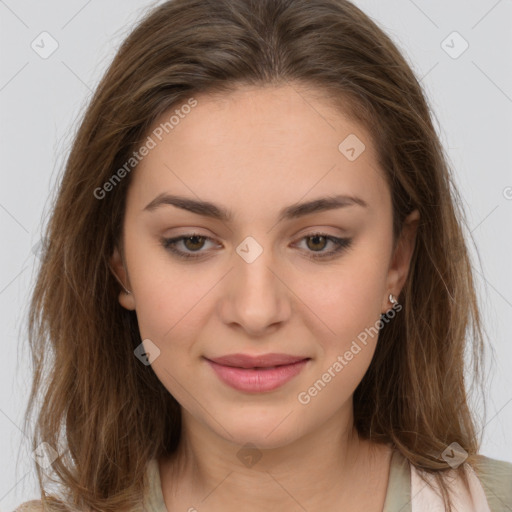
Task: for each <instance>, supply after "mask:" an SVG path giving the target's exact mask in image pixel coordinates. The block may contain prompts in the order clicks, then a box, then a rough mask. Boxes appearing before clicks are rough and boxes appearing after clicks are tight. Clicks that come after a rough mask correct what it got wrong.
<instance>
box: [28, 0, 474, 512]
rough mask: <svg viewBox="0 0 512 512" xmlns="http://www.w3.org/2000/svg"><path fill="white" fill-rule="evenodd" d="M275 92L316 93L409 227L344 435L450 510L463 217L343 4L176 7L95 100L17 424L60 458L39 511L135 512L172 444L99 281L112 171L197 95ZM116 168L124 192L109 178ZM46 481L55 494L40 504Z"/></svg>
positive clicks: (148, 25) (55, 235)
mask: <svg viewBox="0 0 512 512" xmlns="http://www.w3.org/2000/svg"><path fill="white" fill-rule="evenodd" d="M283 84H290V85H294V84H296V85H297V86H298V85H303V86H306V87H309V88H310V89H311V90H313V91H320V92H322V93H324V94H325V93H326V94H328V97H329V98H330V99H332V101H333V102H335V103H336V104H337V105H339V107H340V109H341V110H342V111H343V112H344V113H345V114H347V115H350V116H351V117H352V118H354V119H356V120H358V121H360V122H361V123H363V125H364V126H365V127H366V129H367V130H368V132H369V133H370V134H371V136H372V138H373V141H374V144H375V147H376V148H377V152H378V158H379V165H380V167H381V168H382V170H383V172H384V173H385V176H386V178H387V181H388V183H389V187H390V190H391V195H392V202H393V222H394V224H393V226H394V230H393V231H394V237H395V240H396V239H397V237H398V235H399V234H400V232H401V227H402V223H403V220H404V218H405V217H406V216H407V214H408V213H410V212H411V211H412V210H413V209H417V210H418V211H419V213H420V224H419V227H418V232H417V238H416V246H415V250H414V253H413V257H412V261H411V267H410V272H409V275H408V278H407V281H406V283H405V285H404V288H403V290H402V293H401V295H400V297H399V302H400V303H401V304H402V305H403V311H402V312H401V313H400V314H399V315H397V317H396V318H395V319H394V320H393V321H392V322H390V323H389V324H388V325H385V326H384V327H383V328H382V329H381V332H380V335H379V342H378V344H377V348H376V352H375V354H374V357H373V360H372V362H371V364H370V367H369V370H368V372H367V373H366V374H365V376H364V378H363V379H362V381H361V383H360V384H359V386H358V387H357V389H356V391H355V395H354V416H355V423H356V427H357V430H358V432H359V434H360V435H361V436H363V437H365V438H368V439H371V440H373V441H375V442H378V443H390V444H392V446H394V447H395V448H396V449H397V450H399V451H400V452H401V453H402V454H403V455H404V456H405V457H406V458H407V459H408V460H409V461H410V462H411V463H412V464H414V465H415V466H416V467H417V468H421V469H424V470H425V471H426V472H429V473H433V474H434V475H435V476H436V479H437V480H438V482H439V483H440V484H441V487H442V490H443V498H444V499H445V504H447V505H449V502H450V499H449V498H450V497H449V494H448V493H447V487H446V485H445V483H444V480H443V479H442V478H441V477H442V474H443V473H444V472H445V471H446V470H447V469H450V467H449V466H448V464H447V463H446V462H445V461H444V460H443V459H442V458H441V457H440V454H441V453H442V452H443V450H445V448H446V447H447V446H448V445H450V443H452V442H457V443H458V444H459V445H461V446H462V447H463V448H464V450H465V451H466V452H467V453H468V459H467V460H466V462H468V463H469V464H473V465H474V464H476V462H477V458H476V457H475V455H476V454H477V452H478V449H479V442H480V441H479V439H478V432H477V427H476V424H475V419H474V418H473V416H472V413H471V410H470V408H469V403H468V400H469V395H468V392H469V391H470V389H469V387H470V386H469V387H468V383H467V381H466V380H465V374H466V370H465V364H464V363H465V355H472V356H473V357H472V359H471V360H472V367H471V368H468V369H467V370H472V372H473V373H472V376H473V377H474V378H480V376H481V361H482V355H483V334H482V331H483V330H482V327H481V320H480V316H479V315H480V314H479V309H478V306H477V300H476V294H475V289H474V283H473V277H472V268H471V262H470V260H469V257H468V252H467V249H466V242H465V239H464V233H463V231H464V230H463V227H464V224H465V220H464V214H463V210H462V207H461V201H460V199H459V197H458V195H457V191H456V188H455V186H454V183H453V181H452V177H451V174H450V167H449V164H448V158H447V156H446V155H445V154H444V150H443V148H442V146H441V144H440V141H439V139H438V136H437V134H436V131H435V129H434V127H433V122H432V112H431V109H430V108H429V105H428V102H427V100H426V98H425V97H424V93H423V91H422V89H421V86H420V84H419V82H418V80H417V78H416V77H415V75H414V73H413V72H412V70H411V68H410V66H409V65H408V63H407V62H406V60H405V59H404V57H403V56H402V55H401V53H400V52H399V50H398V49H397V48H396V46H395V45H394V44H393V43H392V41H391V40H390V38H389V37H388V36H387V35H386V34H385V33H384V32H383V31H382V30H381V29H380V28H379V27H378V26H377V25H376V24H375V23H374V22H373V21H372V20H371V19H370V18H369V17H368V16H367V15H365V14H364V13H363V12H361V11H360V10H359V9H358V8H357V7H355V6H354V5H352V4H351V3H350V2H349V1H347V0H215V1H209V0H174V1H169V2H165V3H163V4H162V5H160V6H158V7H156V8H155V9H154V10H152V11H151V12H150V13H149V14H147V15H146V16H145V18H144V19H143V20H142V21H141V22H140V23H139V24H138V26H137V27H136V28H135V30H134V31H133V32H132V33H131V34H130V35H129V36H128V38H127V39H126V40H125V41H124V43H123V44H122V46H121V48H120V49H119V51H118V53H117V55H116V56H115V58H114V60H113V62H112V64H111V65H110V67H109V69H108V70H107V72H106V74H105V76H104V77H103V79H102V80H101V82H100V84H99V86H98V87H97V90H96V91H95V94H94V96H93V98H92V100H91V102H90V105H89V107H88V108H87V110H86V112H85V114H84V117H83V120H82V121H81V124H80V126H79V129H78V131H77V133H76V136H75V138H74V143H73V145H72V149H71V152H70V155H69V158H68V160H67V163H66V166H65V169H64V174H63V177H62V180H61V183H60V187H59V190H58V193H57V196H56V200H55V202H54V204H53V205H52V215H51V218H50V220H49V222H48V225H47V227H46V231H45V234H44V251H43V254H42V259H41V267H40V269H39V273H38V277H37V281H36V283H35V288H34V291H33V297H32V301H31V304H30V311H29V321H28V337H29V342H30V350H31V354H32V362H33V365H34V377H33V382H32V388H31V394H30V399H29V402H28V406H27V411H26V416H25V425H26V428H27V430H28V428H29V427H30V425H31V424H32V423H31V422H32V421H33V420H34V421H33V424H34V425H35V428H34V432H33V436H32V444H33V449H35V448H36V447H37V446H38V445H39V444H40V443H42V442H46V443H48V444H49V445H50V446H52V447H53V448H54V449H55V450H57V451H58V453H59V457H58V458H57V459H56V460H55V461H54V462H53V464H52V465H51V468H50V470H51V472H50V470H49V471H48V474H47V475H46V472H45V471H44V470H43V469H42V468H41V467H40V466H38V465H37V464H36V465H35V467H36V470H37V475H38V480H39V485H40V487H41V494H42V499H43V502H44V503H48V504H49V503H53V505H54V508H55V509H56V510H67V508H66V505H65V504H67V506H69V507H71V508H73V509H76V508H83V509H90V510H95V511H96V510H101V511H103V512H105V511H119V510H135V509H137V506H140V499H141V497H142V492H143V489H144V484H145V481H144V478H143V477H144V471H145V469H146V464H147V463H148V461H149V459H151V458H158V457H160V456H163V455H165V454H170V453H172V452H173V451H174V450H175V449H176V447H177V445H178V442H179V438H180V429H181V417H180V408H179V405H178V403H177V401H176V400H175V399H174V397H173V396H171V395H170V394H169V392H168V391H167V390H166V389H165V387H164V386H163V385H162V383H161V382H160V381H159V379H158V378H157V377H156V375H155V373H154V372H153V370H152V368H151V366H145V365H142V364H140V361H139V360H138V359H137V358H136V357H134V354H133V351H134V349H135V347H137V346H138V345H139V344H140V343H141V338H140V334H139V329H138V324H137V319H136V316H135V313H134V312H133V311H128V310H126V309H124V308H122V307H121V306H120V305H119V303H118V293H119V284H118V283H117V282H116V280H115V278H114V276H113V275H112V273H111V271H110V268H109V260H110V256H111V255H112V252H113V250H114V248H115V247H116V246H118V244H119V242H120V235H121V226H122V222H123V214H124V208H125V198H126V192H127V187H128V186H129V184H130V181H131V176H132V174H133V172H136V165H135V166H133V169H128V168H126V162H127V161H129V160H130V158H131V157H132V156H133V151H134V150H136V149H137V148H138V147H140V145H141V144H142V143H143V141H144V140H145V139H146V138H147V135H148V130H149V128H150V127H151V126H152V125H153V123H154V121H155V119H157V118H158V117H159V116H160V115H162V114H163V113H165V112H167V111H169V109H171V107H172V108H176V107H177V106H179V105H184V104H186V103H187V102H188V101H189V100H190V98H192V97H193V96H194V94H199V93H214V92H215V93H229V92H230V91H233V90H235V89H236V88H237V87H238V86H241V85H253V86H268V85H283ZM123 166H125V167H124V169H125V171H126V172H125V173H122V174H123V175H122V179H119V180H116V181H115V182H113V181H109V180H112V177H113V175H114V174H115V173H116V171H117V170H118V169H120V168H123ZM117 176H118V177H119V173H118V174H117ZM107 182H109V183H110V184H111V186H110V187H108V194H104V195H103V197H99V196H101V195H102V194H103V193H101V194H100V193H99V192H98V190H106V188H105V183H107ZM474 382H477V381H476V380H474ZM478 382H479V381H478ZM39 398H40V402H39V403H38V399H39ZM35 412H37V413H38V414H37V416H36V417H35V418H32V416H33V415H34V413H35ZM457 471H458V472H460V473H461V475H462V476H463V477H465V473H464V471H463V466H459V468H458V469H457ZM46 478H48V481H49V482H53V483H54V484H56V487H57V489H58V491H56V494H55V495H54V497H53V498H52V499H51V500H50V496H49V494H48V493H46V491H45V479H46Z"/></svg>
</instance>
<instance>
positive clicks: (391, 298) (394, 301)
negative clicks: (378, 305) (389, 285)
mask: <svg viewBox="0 0 512 512" xmlns="http://www.w3.org/2000/svg"><path fill="white" fill-rule="evenodd" d="M389 302H391V304H393V306H394V305H395V304H397V303H398V301H397V300H396V299H395V296H394V295H393V294H392V293H390V294H389Z"/></svg>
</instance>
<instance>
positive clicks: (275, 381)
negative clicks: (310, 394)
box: [205, 354, 310, 393]
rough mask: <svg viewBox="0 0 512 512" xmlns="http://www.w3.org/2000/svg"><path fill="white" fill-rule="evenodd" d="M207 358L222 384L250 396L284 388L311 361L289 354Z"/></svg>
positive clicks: (233, 355)
mask: <svg viewBox="0 0 512 512" xmlns="http://www.w3.org/2000/svg"><path fill="white" fill-rule="evenodd" d="M205 359H206V361H207V362H208V364H209V365H210V366H211V368H212V369H213V371H214V372H215V374H216V375H217V376H218V377H219V378H220V380H221V381H223V382H224V383H225V384H227V385H228V386H231V387H232V388H234V389H237V390H239V391H246V392H249V393H262V392H266V391H273V390H274V389H277V388H279V387H281V386H283V385H284V384H286V383H287V382H288V381H290V380H291V379H293V377H295V376H296V375H298V374H299V373H300V372H301V371H302V370H303V369H304V367H305V366H306V364H307V363H308V361H310V358H309V357H303V356H291V355H288V354H266V355H261V356H249V355H246V354H232V355H229V356H223V357H217V358H214V359H208V358H205Z"/></svg>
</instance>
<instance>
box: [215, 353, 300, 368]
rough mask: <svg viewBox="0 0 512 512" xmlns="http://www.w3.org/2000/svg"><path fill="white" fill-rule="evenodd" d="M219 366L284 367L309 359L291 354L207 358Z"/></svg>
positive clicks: (231, 355) (232, 355)
mask: <svg viewBox="0 0 512 512" xmlns="http://www.w3.org/2000/svg"><path fill="white" fill-rule="evenodd" d="M207 359H208V360H209V361H213V362H214V363H217V364H222V365H224V366H233V367H236V368H268V367H270V366H282V365H286V364H293V363H297V362H298V361H303V360H304V359H309V357H304V356H292V355H289V354H262V355H259V356H250V355H248V354H230V355H227V356H222V357H215V358H207Z"/></svg>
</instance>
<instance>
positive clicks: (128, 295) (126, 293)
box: [110, 247, 135, 311]
mask: <svg viewBox="0 0 512 512" xmlns="http://www.w3.org/2000/svg"><path fill="white" fill-rule="evenodd" d="M110 270H111V271H112V274H113V275H114V277H115V278H116V279H117V281H118V282H119V284H120V285H121V287H122V288H123V289H122V290H121V292H120V293H119V304H121V306H123V307H124V308H126V309H129V310H130V311H133V310H134V309H135V298H134V296H133V293H132V292H131V291H130V290H131V286H130V282H129V279H128V274H127V272H126V268H125V264H124V262H123V259H122V258H121V254H120V252H119V249H118V248H117V247H116V248H115V249H114V252H113V254H112V256H111V258H110Z"/></svg>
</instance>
